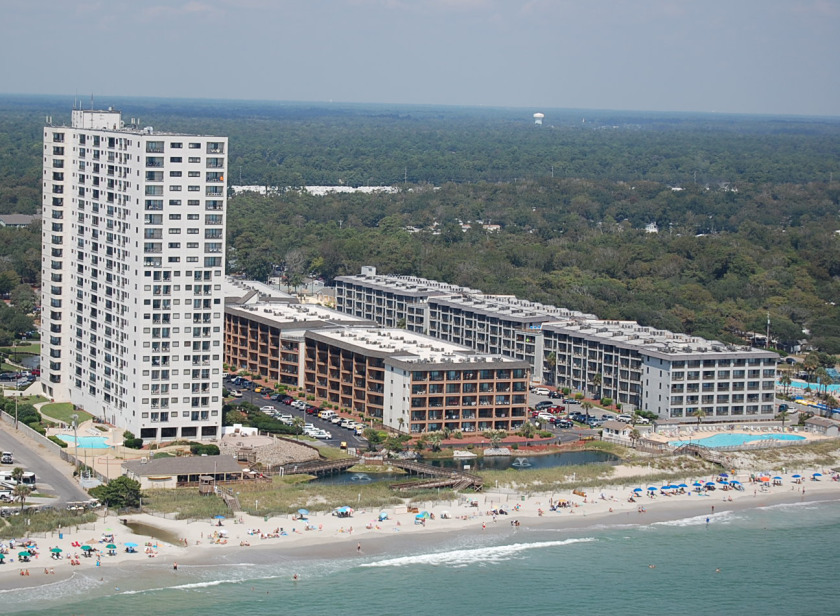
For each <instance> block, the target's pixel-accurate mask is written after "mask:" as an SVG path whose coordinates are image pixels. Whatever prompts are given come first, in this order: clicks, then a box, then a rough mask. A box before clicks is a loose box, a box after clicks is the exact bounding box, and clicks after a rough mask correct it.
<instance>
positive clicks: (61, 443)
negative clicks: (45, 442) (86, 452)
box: [47, 435, 67, 448]
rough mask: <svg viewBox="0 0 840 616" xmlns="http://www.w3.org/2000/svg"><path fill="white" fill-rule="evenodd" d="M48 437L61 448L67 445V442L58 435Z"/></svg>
mask: <svg viewBox="0 0 840 616" xmlns="http://www.w3.org/2000/svg"><path fill="white" fill-rule="evenodd" d="M47 438H48V439H50V440H51V441H52V442H53V443H55V444H56V445H58V446H59V447H61V448H64V447H67V443H66V442H65V441H62V440H61V439H60V438H58V437H57V436H54V435H53V436H48V437H47Z"/></svg>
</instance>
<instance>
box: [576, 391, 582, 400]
mask: <svg viewBox="0 0 840 616" xmlns="http://www.w3.org/2000/svg"><path fill="white" fill-rule="evenodd" d="M575 400H583V394H582V393H580V392H578V393H576V394H575Z"/></svg>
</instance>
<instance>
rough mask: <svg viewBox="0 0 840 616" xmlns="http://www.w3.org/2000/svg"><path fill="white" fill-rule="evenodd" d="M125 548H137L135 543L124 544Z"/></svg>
mask: <svg viewBox="0 0 840 616" xmlns="http://www.w3.org/2000/svg"><path fill="white" fill-rule="evenodd" d="M125 547H127V548H136V547H137V544H136V543H130V542H129V543H126V544H125Z"/></svg>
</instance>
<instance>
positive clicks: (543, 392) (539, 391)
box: [531, 387, 551, 396]
mask: <svg viewBox="0 0 840 616" xmlns="http://www.w3.org/2000/svg"><path fill="white" fill-rule="evenodd" d="M531 393H532V394H534V395H535V396H547V395H549V394H550V393H551V390H550V389H549V388H548V387H534V388H533V389H532V390H531Z"/></svg>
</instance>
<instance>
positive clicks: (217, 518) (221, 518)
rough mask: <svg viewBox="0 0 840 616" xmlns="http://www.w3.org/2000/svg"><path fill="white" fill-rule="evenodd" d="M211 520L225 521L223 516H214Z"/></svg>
mask: <svg viewBox="0 0 840 616" xmlns="http://www.w3.org/2000/svg"><path fill="white" fill-rule="evenodd" d="M213 519H214V520H224V519H225V516H223V515H214V516H213Z"/></svg>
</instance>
